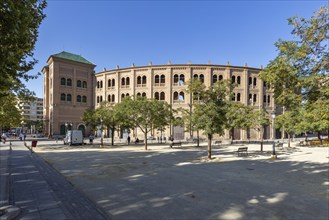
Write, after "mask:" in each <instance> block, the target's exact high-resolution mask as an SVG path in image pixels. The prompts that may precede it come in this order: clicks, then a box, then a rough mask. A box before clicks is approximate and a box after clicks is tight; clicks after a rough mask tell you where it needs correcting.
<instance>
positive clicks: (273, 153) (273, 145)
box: [271, 110, 277, 159]
mask: <svg viewBox="0 0 329 220" xmlns="http://www.w3.org/2000/svg"><path fill="white" fill-rule="evenodd" d="M271 117H272V130H273V131H272V141H273V144H272V156H271V158H273V159H276V158H277V155H276V153H275V127H274V126H275V111H274V110H273V111H272V113H271Z"/></svg>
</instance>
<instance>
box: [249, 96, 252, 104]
mask: <svg viewBox="0 0 329 220" xmlns="http://www.w3.org/2000/svg"><path fill="white" fill-rule="evenodd" d="M251 102H252V94H249V103H251Z"/></svg>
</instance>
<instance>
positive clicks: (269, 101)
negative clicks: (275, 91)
mask: <svg viewBox="0 0 329 220" xmlns="http://www.w3.org/2000/svg"><path fill="white" fill-rule="evenodd" d="M270 98H271V96H269V95H268V96H267V104H268V105H270V104H271V99H270Z"/></svg>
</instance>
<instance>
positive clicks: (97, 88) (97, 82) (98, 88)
mask: <svg viewBox="0 0 329 220" xmlns="http://www.w3.org/2000/svg"><path fill="white" fill-rule="evenodd" d="M97 89H99V81H97Z"/></svg>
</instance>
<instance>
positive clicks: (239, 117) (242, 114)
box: [225, 102, 252, 143]
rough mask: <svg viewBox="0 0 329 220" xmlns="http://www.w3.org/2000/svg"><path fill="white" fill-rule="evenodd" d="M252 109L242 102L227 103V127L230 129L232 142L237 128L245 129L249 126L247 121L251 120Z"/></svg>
mask: <svg viewBox="0 0 329 220" xmlns="http://www.w3.org/2000/svg"><path fill="white" fill-rule="evenodd" d="M251 111H252V109H250V108H248V107H247V106H245V105H244V104H242V103H240V102H228V103H227V111H226V118H227V123H226V126H225V127H226V128H227V129H228V130H229V131H230V139H231V143H232V142H233V136H234V129H235V128H239V129H243V128H246V127H248V125H247V123H248V122H249V121H250V120H251V114H250V112H251Z"/></svg>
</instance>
